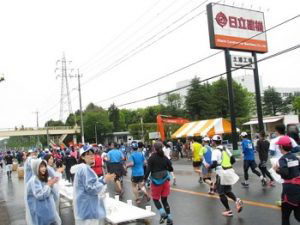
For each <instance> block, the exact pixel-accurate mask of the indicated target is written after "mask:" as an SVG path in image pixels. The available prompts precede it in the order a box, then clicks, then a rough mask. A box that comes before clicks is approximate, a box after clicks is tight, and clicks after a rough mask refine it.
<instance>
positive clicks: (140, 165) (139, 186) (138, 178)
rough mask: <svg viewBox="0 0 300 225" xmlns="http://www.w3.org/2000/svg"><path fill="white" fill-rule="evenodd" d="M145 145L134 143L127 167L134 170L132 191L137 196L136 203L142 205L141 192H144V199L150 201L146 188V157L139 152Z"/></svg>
mask: <svg viewBox="0 0 300 225" xmlns="http://www.w3.org/2000/svg"><path fill="white" fill-rule="evenodd" d="M142 146H143V143H141V142H139V143H138V144H137V143H133V145H132V150H133V152H132V153H131V155H130V157H129V162H128V164H127V165H126V168H128V167H131V168H132V173H131V182H132V190H133V194H134V195H135V201H136V203H137V204H140V203H141V202H142V198H140V196H139V190H141V191H142V192H143V194H144V195H143V197H146V198H147V201H150V200H151V199H150V197H149V195H148V193H147V190H146V188H145V184H144V175H145V173H144V164H145V163H146V162H145V157H144V155H143V153H142V152H141V151H138V150H139V147H142Z"/></svg>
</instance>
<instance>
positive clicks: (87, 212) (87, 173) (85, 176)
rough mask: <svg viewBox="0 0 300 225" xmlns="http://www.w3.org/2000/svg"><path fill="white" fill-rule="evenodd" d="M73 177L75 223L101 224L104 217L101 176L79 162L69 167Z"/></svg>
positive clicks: (103, 184) (81, 224)
mask: <svg viewBox="0 0 300 225" xmlns="http://www.w3.org/2000/svg"><path fill="white" fill-rule="evenodd" d="M71 173H75V177H74V198H73V208H74V217H75V224H76V225H87V224H89V225H98V224H102V223H103V221H104V219H105V217H106V212H105V207H104V202H103V199H102V197H101V193H102V191H103V190H105V188H106V185H105V183H104V181H103V177H101V178H98V176H97V175H96V173H95V172H94V170H92V169H91V167H90V166H88V165H86V164H84V163H81V164H79V165H76V166H73V167H72V168H71Z"/></svg>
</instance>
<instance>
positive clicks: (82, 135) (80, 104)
mask: <svg viewBox="0 0 300 225" xmlns="http://www.w3.org/2000/svg"><path fill="white" fill-rule="evenodd" d="M77 72H78V73H77V78H78V94H79V108H80V130H81V142H82V144H84V128H83V116H82V100H81V85H80V77H81V76H82V75H81V74H80V73H79V69H78V70H77Z"/></svg>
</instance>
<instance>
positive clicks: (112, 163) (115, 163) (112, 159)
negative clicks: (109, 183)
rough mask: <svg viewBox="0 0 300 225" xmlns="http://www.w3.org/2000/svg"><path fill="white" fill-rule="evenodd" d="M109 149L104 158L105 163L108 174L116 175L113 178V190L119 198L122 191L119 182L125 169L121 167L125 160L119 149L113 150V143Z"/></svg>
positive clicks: (124, 173)
mask: <svg viewBox="0 0 300 225" xmlns="http://www.w3.org/2000/svg"><path fill="white" fill-rule="evenodd" d="M109 148H110V149H111V150H110V151H109V152H108V153H107V156H106V158H105V160H106V162H107V170H108V173H114V174H116V178H115V190H116V192H117V194H118V195H120V197H122V196H123V194H124V191H123V188H122V184H121V180H122V177H123V176H124V175H126V171H125V168H124V166H123V160H125V157H124V155H123V154H122V152H121V151H120V150H119V149H116V148H115V144H114V143H110V145H109Z"/></svg>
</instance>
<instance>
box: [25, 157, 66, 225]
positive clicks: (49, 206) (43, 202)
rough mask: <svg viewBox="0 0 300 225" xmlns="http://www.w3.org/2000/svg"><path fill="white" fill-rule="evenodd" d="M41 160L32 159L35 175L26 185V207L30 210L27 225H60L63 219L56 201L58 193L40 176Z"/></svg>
mask: <svg viewBox="0 0 300 225" xmlns="http://www.w3.org/2000/svg"><path fill="white" fill-rule="evenodd" d="M41 162H42V160H41V159H35V160H33V161H32V171H33V176H32V177H31V178H30V180H29V181H28V183H27V185H26V196H25V207H26V208H27V211H28V212H29V215H28V216H27V218H26V220H27V225H52V224H55V225H60V224H61V220H60V218H59V215H58V213H57V211H56V208H55V202H54V198H58V193H57V192H56V191H55V189H54V188H52V187H49V186H48V184H47V183H45V182H42V181H41V180H40V179H39V178H38V170H39V167H40V164H41Z"/></svg>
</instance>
